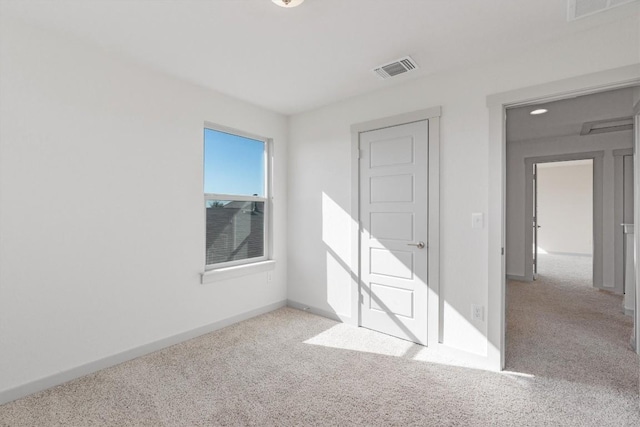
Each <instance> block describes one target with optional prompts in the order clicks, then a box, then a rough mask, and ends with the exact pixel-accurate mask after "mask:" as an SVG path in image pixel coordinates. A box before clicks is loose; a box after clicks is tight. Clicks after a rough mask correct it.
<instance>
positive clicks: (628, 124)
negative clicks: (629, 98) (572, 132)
mask: <svg viewBox="0 0 640 427" xmlns="http://www.w3.org/2000/svg"><path fill="white" fill-rule="evenodd" d="M631 129H633V118H632V117H618V118H616V119H607V120H597V121H595V122H586V123H583V125H582V130H581V131H580V135H583V136H584V135H595V134H597V133H607V132H618V131H621V130H631Z"/></svg>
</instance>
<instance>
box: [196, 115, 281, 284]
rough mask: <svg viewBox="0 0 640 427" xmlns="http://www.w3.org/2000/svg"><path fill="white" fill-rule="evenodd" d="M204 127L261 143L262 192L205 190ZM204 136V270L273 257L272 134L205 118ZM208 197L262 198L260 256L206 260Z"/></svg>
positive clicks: (268, 259) (253, 199)
mask: <svg viewBox="0 0 640 427" xmlns="http://www.w3.org/2000/svg"><path fill="white" fill-rule="evenodd" d="M207 130H212V131H215V132H221V133H226V134H229V135H233V136H239V137H241V138H247V139H252V140H254V141H260V142H262V143H264V155H263V162H264V196H246V195H239V194H221V193H205V192H204V185H205V170H204V150H205V141H204V133H205V132H206V131H207ZM202 134H203V139H202V193H203V194H204V203H203V204H204V206H203V209H204V218H203V223H204V233H203V235H204V236H205V239H204V240H205V245H204V246H205V248H204V264H205V267H204V270H205V272H211V271H216V270H220V269H225V268H228V267H241V266H251V265H254V264H257V263H262V262H265V261H270V260H272V258H271V255H272V253H273V250H272V248H273V241H272V236H273V233H272V217H273V203H272V199H273V195H272V194H273V192H272V179H271V178H272V176H271V175H272V165H273V140H272V139H271V138H266V137H263V136H259V135H254V134H250V133H247V132H244V131H241V130H238V129H234V128H229V127H226V126H221V125H217V124H215V123H211V122H205V123H204V128H203V132H202ZM208 200H225V201H226V200H228V201H232V202H235V201H238V202H263V203H264V226H263V242H264V243H263V251H264V253H263V255H262V256H261V257H254V258H246V259H240V260H234V261H225V262H218V263H215V264H207V248H206V235H207V201H208Z"/></svg>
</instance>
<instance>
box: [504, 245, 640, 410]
mask: <svg viewBox="0 0 640 427" xmlns="http://www.w3.org/2000/svg"><path fill="white" fill-rule="evenodd" d="M506 298H507V349H506V369H507V370H509V371H515V372H521V373H526V374H532V375H535V376H536V377H544V378H547V379H549V380H550V381H549V385H550V387H554V384H557V380H561V382H565V381H567V382H571V383H581V384H582V385H583V386H586V388H588V389H590V392H589V395H590V396H592V397H593V399H594V400H593V404H594V405H597V406H598V407H599V408H601V409H602V410H604V411H606V410H607V401H611V400H613V399H621V398H622V399H623V400H625V401H628V402H629V404H630V405H635V407H636V410H638V373H639V369H638V358H637V356H636V355H635V354H634V353H633V352H632V350H631V348H630V345H629V340H630V337H631V333H632V326H633V322H632V319H631V317H629V316H625V315H624V314H623V313H622V297H621V296H618V295H613V294H610V293H607V292H602V291H598V290H596V289H594V288H592V287H591V258H590V257H577V256H561V255H550V254H543V255H540V270H539V276H538V280H537V281H535V282H518V281H510V282H509V283H508V286H507V297H506ZM582 397H583V398H584V397H585V395H584V394H582ZM565 403H566V405H567V410H570V409H569V408H570V407H571V402H570V398H569V399H568V400H567V401H566V402H565ZM612 415H613V414H612Z"/></svg>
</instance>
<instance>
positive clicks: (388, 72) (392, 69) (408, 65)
mask: <svg viewBox="0 0 640 427" xmlns="http://www.w3.org/2000/svg"><path fill="white" fill-rule="evenodd" d="M416 68H418V64H416V62H415V61H414V60H413V59H411V57H410V56H405V57H404V58H400V59H396V60H395V61H393V62H390V63H388V64H384V65H380V66H379V67H376V68H374V69H373V72H374V73H376V74H377V75H378V77H380V78H381V79H388V78H389V77H394V76H397V75H399V74H404V73H408V72H409V71H412V70H415V69H416Z"/></svg>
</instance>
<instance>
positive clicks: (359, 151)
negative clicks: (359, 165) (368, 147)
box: [358, 148, 362, 159]
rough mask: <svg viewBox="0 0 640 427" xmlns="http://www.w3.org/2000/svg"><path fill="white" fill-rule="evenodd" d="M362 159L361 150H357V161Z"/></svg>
mask: <svg viewBox="0 0 640 427" xmlns="http://www.w3.org/2000/svg"><path fill="white" fill-rule="evenodd" d="M361 158H362V150H361V149H359V148H358V159H361Z"/></svg>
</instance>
